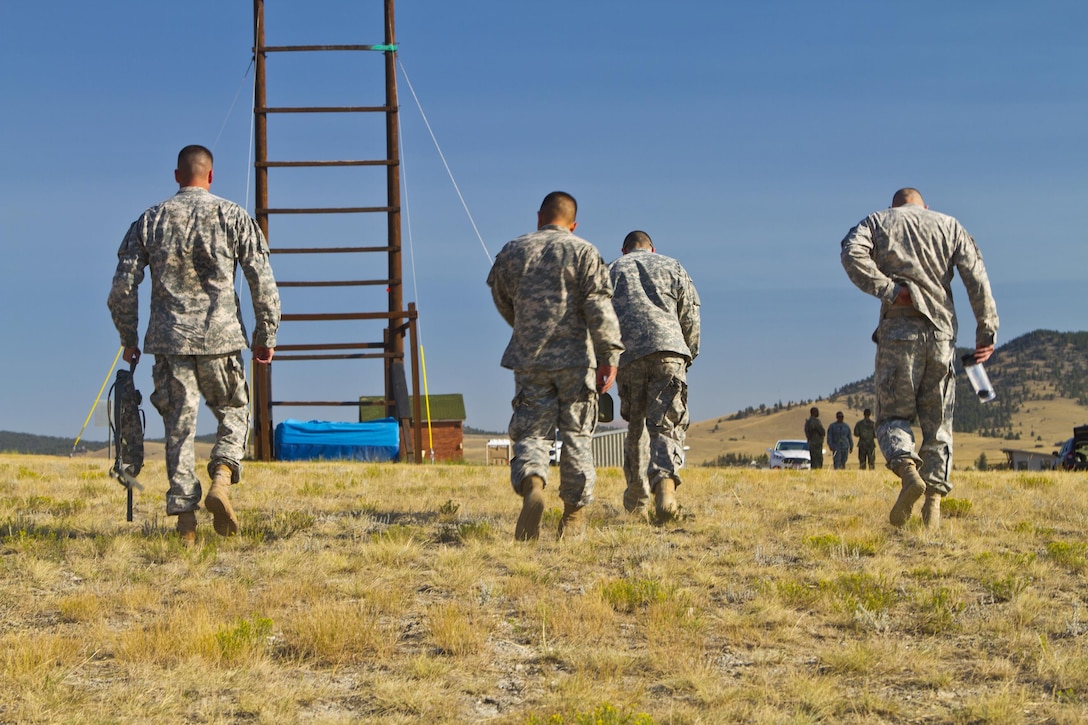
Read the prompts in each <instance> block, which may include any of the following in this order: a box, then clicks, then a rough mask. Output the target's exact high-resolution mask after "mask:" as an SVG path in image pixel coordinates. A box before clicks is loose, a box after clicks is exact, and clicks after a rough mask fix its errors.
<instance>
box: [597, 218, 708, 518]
mask: <svg viewBox="0 0 1088 725" xmlns="http://www.w3.org/2000/svg"><path fill="white" fill-rule="evenodd" d="M622 251H623V255H622V256H621V257H620V258H619V259H617V260H615V261H614V262H612V264H610V265H609V275H610V277H611V279H612V286H613V288H614V289H615V293H614V295H613V297H612V306H613V307H614V308H615V310H616V317H618V318H619V322H620V332H621V333H622V336H623V354H622V355H621V356H620V369H619V373H618V374H617V376H616V385H617V386H618V388H619V394H620V416H621V417H622V418H623V419H624V420H626V421H627V437H626V439H625V442H624V455H623V474H624V478H625V479H626V480H627V488H626V490H625V492H624V494H623V507H624V509H626V510H627V511H628V512H629V513H632V514H634V515H635V516H636V517H638V518H641V519H645V518H647V517H648V514H649V501H650V494H651V493H653V495H654V507H655V511H656V514H657V520H658V521H666V520H669V519H672V518H675V517H676V515H677V513H678V510H679V509H678V506H677V503H676V489H677V488H678V487H679V486H680V468H681V467H682V466H683V465H684V438H685V436H686V434H687V429H688V383H687V370H688V368H689V367H691V363H692V361H693V360H694V359H695V358H696V357H697V356H698V354H699V294H698V292H696V291H695V285H694V283H693V282H692V281H691V277H690V276H688V273H687V270H685V269H684V267H683V266H682V265H681V264H680V263H679V262H678V261H676V260H675V259H672V258H671V257H666V256H665V255H663V254H658V253H657V252H656V250H655V249H654V245H653V241H652V240H651V239H650V235H648V234H647V233H646V232H642V231H634V232H631V233H630V234H628V235H627V237H626V238H625V239H624V240H623V249H622Z"/></svg>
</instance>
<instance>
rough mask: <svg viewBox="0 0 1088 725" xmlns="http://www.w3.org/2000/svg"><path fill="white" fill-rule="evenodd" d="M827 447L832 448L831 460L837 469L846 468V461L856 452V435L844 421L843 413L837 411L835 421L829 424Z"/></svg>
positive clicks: (842, 469)
mask: <svg viewBox="0 0 1088 725" xmlns="http://www.w3.org/2000/svg"><path fill="white" fill-rule="evenodd" d="M827 447H828V448H830V449H831V461H832V465H833V466H834V468H835V470H836V471H844V470H846V461H847V460H848V459H849V458H850V454H851V453H853V452H854V436H852V435H851V434H850V426H848V425H847V424H846V423H844V422H843V413H842V411H841V410H840V411H839V412H838V413H835V422H834V423H832V424H831V425H829V426H827Z"/></svg>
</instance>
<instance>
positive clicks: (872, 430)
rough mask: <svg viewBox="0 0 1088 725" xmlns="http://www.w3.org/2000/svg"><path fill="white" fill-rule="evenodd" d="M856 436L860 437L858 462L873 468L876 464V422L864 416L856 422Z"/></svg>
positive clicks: (863, 466)
mask: <svg viewBox="0 0 1088 725" xmlns="http://www.w3.org/2000/svg"><path fill="white" fill-rule="evenodd" d="M854 436H855V437H856V438H857V439H858V464H859V466H860V467H861V468H863V469H864V468H868V469H869V470H872V469H873V468H874V467H875V466H876V422H875V421H874V420H873V419H872V418H862V419H861V420H859V421H858V422H857V423H855V424H854Z"/></svg>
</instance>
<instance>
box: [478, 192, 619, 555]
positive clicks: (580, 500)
mask: <svg viewBox="0 0 1088 725" xmlns="http://www.w3.org/2000/svg"><path fill="white" fill-rule="evenodd" d="M577 212H578V204H577V202H575V200H574V197H572V196H571V195H570V194H567V193H565V192H562V191H554V192H552V193H550V194H548V195H547V196H546V197H544V201H543V203H542V204H541V205H540V211H538V212H537V231H535V232H532V233H530V234H526V235H524V236H521V237H518V238H517V239H515V240H513V241H511V242H508V243H507V244H506V246H504V247H503V248H502V251H500V252H499V253H498V255H497V256H496V257H495V263H494V265H493V266H492V267H491V272H490V274H489V275H488V277H487V284H488V286H489V287H490V288H491V295H492V297H493V299H494V301H495V307H496V308H498V310H499V314H501V315H502V317H503V319H504V320H506V322H507V323H509V325H510V326H511V327H512V328H513V334H512V335H511V337H510V343H509V344H508V345H507V346H506V351H505V352H504V353H503V356H502V365H503V367H506V368H510V369H512V370H513V371H514V386H515V394H514V400H513V402H512V406H513V409H514V412H513V415H512V416H511V418H510V438H511V439H512V440H513V444H514V454H513V455H514V457H513V459H512V460H511V461H510V483H511V484H512V486H513V488H514V491H515V493H517V494H518V495H520V496H521V497H522V509H521V515H520V516H519V518H518V522H517V526H516V527H515V529H514V537H515V538H516V539H517V540H519V541H527V540H532V539H537V538H539V537H540V518H541V515H542V514H543V512H544V487H545V485H546V482H547V480H548V450H549V448H550V447H551V445H552V443H553V441H554V436H555V430H556V428H558V429H559V435H560V437H561V439H562V444H563V455H562V456H561V457H560V459H559V498H560V499H562V501H563V517H562V519H561V520H560V522H559V536H560V537H562V536H563V535H564V533H568V532H569V533H575V532H576V531H577V530H579V529H580V528H582V527H583V525H584V523H583V519H582V509H583V508H584V507H585V506H586V505H588V504H589V503H590V502H592V501H593V487H594V483H595V482H596V479H597V473H596V469H595V468H594V463H593V451H592V448H591V441H592V437H593V431H594V429H595V428H596V425H597V405H598V399H597V396H598V394H599V393H604V392H606V391H607V390H608V389H609V388H610V387H612V383H613V381H614V380H615V378H616V366H617V364H618V363H619V358H620V353H621V352H622V351H623V345H622V343H621V342H620V327H619V322H618V321H617V320H616V312H615V311H614V310H613V309H612V283H611V282H610V281H609V278H608V267H607V266H606V265H605V263H604V259H602V258H601V255H600V253H599V252H598V251H597V249H596V247H594V246H593V245H592V244H590V243H589V242H587V241H586V240H584V239H581V238H579V237H576V236H575V235H574V230H575V228H576V227H577V226H578V222H577V221H575V218H576V216H577Z"/></svg>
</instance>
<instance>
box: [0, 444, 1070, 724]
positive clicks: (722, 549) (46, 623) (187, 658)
mask: <svg viewBox="0 0 1088 725" xmlns="http://www.w3.org/2000/svg"><path fill="white" fill-rule="evenodd" d="M107 466H108V462H106V461H103V460H101V459H97V460H96V459H89V458H84V459H64V458H48V457H33V456H14V455H12V456H0V723H159V722H181V723H297V722H313V723H346V722H376V723H416V722H428V723H431V722H441V723H468V722H494V723H556V724H558V723H720V722H757V723H781V722H789V723H817V722H827V723H832V722H846V723H874V722H877V723H879V722H895V723H899V722H958V723H1022V722H1047V723H1075V722H1083V721H1085V719H1086V718H1088V606H1086V603H1088V586H1086V583H1088V582H1086V581H1085V578H1086V573H1088V543H1086V541H1085V531H1086V523H1088V522H1086V516H1088V477H1086V476H1085V475H1083V474H1062V473H1050V472H1047V473H1028V472H997V473H983V472H974V471H963V472H957V475H956V483H957V487H956V489H955V491H954V492H953V494H952V496H951V497H950V498H949V499H947V500H946V503H945V520H944V522H943V524H942V527H941V529H940V530H938V531H937V532H929V531H926V530H925V529H923V528H922V527H921V526H920V525H919V524H918V522H917V518H915V520H912V521H911V522H910V523H908V525H907V526H906V527H905V528H904V529H903V530H896V529H893V528H892V527H890V526H889V525H888V524H887V523H886V520H887V519H886V517H887V510H888V508H889V506H890V504H891V502H892V500H893V498H894V496H895V494H896V492H897V485H896V482H895V481H894V480H893V479H892V477H891V476H890V474H888V473H887V472H886V471H882V470H878V471H875V472H859V471H854V470H850V471H845V472H835V471H829V470H824V471H813V472H792V471H788V472H772V471H764V470H749V469H715V468H702V467H694V468H691V469H690V470H689V471H688V472H687V476H686V478H685V482H684V484H683V486H681V488H680V491H679V498H680V501H681V504H682V506H683V510H682V514H683V517H682V519H681V520H680V521H678V522H675V523H670V524H667V525H664V526H652V525H647V524H642V523H636V522H633V521H631V520H629V519H627V518H626V517H625V516H624V515H623V512H622V509H620V508H619V501H620V496H621V492H622V486H623V484H622V475H621V474H620V472H619V471H618V470H615V469H604V470H602V471H601V472H600V476H599V480H598V487H597V494H598V501H597V503H595V504H594V505H593V506H592V507H591V508H590V509H589V511H590V515H589V527H588V529H587V531H586V533H585V534H583V535H580V536H575V537H569V538H567V539H565V540H563V541H557V540H556V538H555V534H554V532H555V526H556V523H557V520H558V516H559V510H560V504H559V502H558V499H557V498H556V497H555V496H554V488H549V490H548V494H549V507H548V510H547V511H546V513H545V519H544V523H545V533H544V535H543V536H542V539H541V541H539V542H537V543H534V544H515V542H513V540H512V531H513V526H514V521H515V518H516V515H517V511H518V506H519V500H518V499H517V497H515V496H514V495H513V494H512V492H511V491H510V489H509V485H508V483H507V480H506V469H505V468H502V467H491V468H488V467H484V466H476V465H426V466H412V465H405V464H382V465H377V464H349V463H294V464H258V463H251V464H247V466H246V469H245V480H244V483H243V484H242V485H241V486H238V487H236V488H235V501H236V504H237V507H238V509H239V511H240V518H241V524H242V533H241V535H240V536H238V537H235V538H232V539H222V538H219V537H216V536H215V535H214V533H213V532H212V530H211V525H210V520H209V518H208V517H207V516H206V514H204V513H203V512H202V513H201V514H200V522H201V523H200V528H199V530H198V534H197V536H198V538H197V546H196V547H195V548H194V549H190V550H186V549H182V548H181V547H180V546H179V544H178V542H177V539H176V537H175V535H174V533H173V530H172V523H173V520H172V519H165V518H164V517H163V515H162V507H163V496H164V493H165V482H164V472H163V467H162V464H161V463H160V462H158V461H154V460H153V461H151V462H150V463H149V464H148V466H147V467H146V468H145V471H144V472H143V473H142V474H141V476H140V479H141V481H142V482H143V483H144V484H145V486H146V490H145V491H144V492H142V493H140V494H137V502H136V503H137V505H136V515H135V519H136V520H135V521H134V522H132V523H128V522H126V521H125V520H124V492H123V490H122V489H121V487H120V486H118V485H117V484H116V483H115V482H114V481H112V480H111V479H109V478H108V477H107V476H106V469H107Z"/></svg>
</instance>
